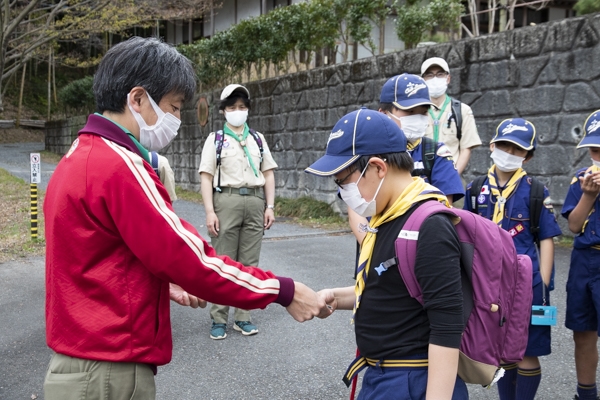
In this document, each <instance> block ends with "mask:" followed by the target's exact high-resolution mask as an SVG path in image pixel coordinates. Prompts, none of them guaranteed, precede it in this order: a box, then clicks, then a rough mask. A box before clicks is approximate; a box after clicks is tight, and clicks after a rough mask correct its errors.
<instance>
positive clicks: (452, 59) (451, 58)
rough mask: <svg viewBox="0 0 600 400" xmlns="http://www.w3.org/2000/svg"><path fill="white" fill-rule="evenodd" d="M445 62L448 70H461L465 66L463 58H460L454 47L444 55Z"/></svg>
mask: <svg viewBox="0 0 600 400" xmlns="http://www.w3.org/2000/svg"><path fill="white" fill-rule="evenodd" d="M445 60H446V62H447V63H448V66H449V67H450V70H452V69H453V68H461V69H462V68H464V67H465V66H466V65H465V60H464V58H462V57H461V56H460V54H458V52H457V51H456V46H451V47H450V50H448V54H446V58H445Z"/></svg>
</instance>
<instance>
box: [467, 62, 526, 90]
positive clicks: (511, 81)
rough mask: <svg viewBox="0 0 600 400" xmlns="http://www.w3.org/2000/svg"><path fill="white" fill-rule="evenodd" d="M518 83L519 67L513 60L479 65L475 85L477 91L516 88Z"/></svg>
mask: <svg viewBox="0 0 600 400" xmlns="http://www.w3.org/2000/svg"><path fill="white" fill-rule="evenodd" d="M518 82H519V65H518V64H517V62H516V61H515V60H510V61H508V60H503V61H499V62H485V63H481V64H480V65H479V74H478V76H477V85H478V88H479V90H485V89H496V88H498V89H500V88H507V87H512V86H516V85H517V84H518Z"/></svg>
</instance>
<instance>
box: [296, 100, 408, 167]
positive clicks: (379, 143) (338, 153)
mask: <svg viewBox="0 0 600 400" xmlns="http://www.w3.org/2000/svg"><path fill="white" fill-rule="evenodd" d="M404 151H406V137H405V136H404V132H402V129H400V128H399V127H398V125H396V123H395V122H394V121H392V119H391V118H390V117H388V116H387V115H386V114H384V113H380V112H378V111H374V110H369V109H366V108H361V109H360V110H357V111H353V112H351V113H350V114H346V115H345V116H343V117H342V119H340V120H339V121H338V122H337V123H336V124H335V126H334V127H333V129H332V130H331V134H330V135H329V140H328V141H327V149H326V150H325V155H324V156H323V157H321V158H319V159H318V160H317V161H315V162H314V163H313V164H312V165H311V166H310V167H308V168H306V169H305V170H304V171H305V172H308V173H309V174H314V175H319V176H331V175H335V174H337V173H338V172H340V171H343V170H344V169H346V168H348V167H349V166H350V165H352V164H353V163H354V162H356V160H358V158H359V157H361V156H371V155H378V154H389V153H401V152H404Z"/></svg>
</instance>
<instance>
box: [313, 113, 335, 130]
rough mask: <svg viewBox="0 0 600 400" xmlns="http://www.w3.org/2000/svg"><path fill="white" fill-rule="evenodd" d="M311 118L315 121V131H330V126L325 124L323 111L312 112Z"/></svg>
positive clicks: (325, 114) (325, 119)
mask: <svg viewBox="0 0 600 400" xmlns="http://www.w3.org/2000/svg"><path fill="white" fill-rule="evenodd" d="M313 118H314V121H315V126H314V128H315V129H325V130H327V129H330V128H331V126H329V124H328V123H327V113H326V111H325V110H315V111H313Z"/></svg>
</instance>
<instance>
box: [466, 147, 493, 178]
mask: <svg viewBox="0 0 600 400" xmlns="http://www.w3.org/2000/svg"><path fill="white" fill-rule="evenodd" d="M491 165H492V159H491V158H490V149H489V147H487V146H479V147H476V148H474V149H473V150H472V151H471V158H470V159H469V174H471V175H470V177H469V181H470V180H473V177H475V176H479V175H484V174H487V171H488V169H489V168H490V166H491Z"/></svg>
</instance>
